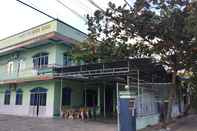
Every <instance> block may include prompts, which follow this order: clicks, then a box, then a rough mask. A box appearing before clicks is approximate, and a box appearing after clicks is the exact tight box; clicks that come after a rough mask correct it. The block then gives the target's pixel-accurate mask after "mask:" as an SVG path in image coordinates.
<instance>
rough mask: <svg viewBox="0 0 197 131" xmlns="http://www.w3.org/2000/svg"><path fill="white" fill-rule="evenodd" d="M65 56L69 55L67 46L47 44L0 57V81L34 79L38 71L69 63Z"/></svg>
mask: <svg viewBox="0 0 197 131" xmlns="http://www.w3.org/2000/svg"><path fill="white" fill-rule="evenodd" d="M67 54H70V48H69V46H68V45H66V44H60V43H59V44H58V43H48V44H45V45H42V46H37V47H34V48H28V49H27V48H24V49H23V50H19V51H17V52H14V53H11V54H9V55H5V56H0V80H9V79H20V78H26V77H34V76H36V75H38V72H37V71H38V70H39V69H48V70H50V68H49V67H52V66H63V65H64V64H65V63H66V62H68V63H69V62H70V61H71V60H70V59H69V55H68V56H67Z"/></svg>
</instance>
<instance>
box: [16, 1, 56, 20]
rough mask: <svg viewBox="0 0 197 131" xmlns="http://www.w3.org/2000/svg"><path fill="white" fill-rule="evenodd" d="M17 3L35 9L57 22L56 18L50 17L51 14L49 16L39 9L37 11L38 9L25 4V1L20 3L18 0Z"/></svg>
mask: <svg viewBox="0 0 197 131" xmlns="http://www.w3.org/2000/svg"><path fill="white" fill-rule="evenodd" d="M16 1H18V2H20V3H21V4H23V5H25V6H27V7H30V8H31V9H33V10H36V11H38V12H39V13H41V14H43V15H45V16H47V17H49V18H51V19H53V20H56V18H55V17H53V16H51V15H49V14H47V13H45V12H43V11H41V10H39V9H37V8H35V7H33V6H31V5H28V4H27V3H25V2H23V1H20V0H16Z"/></svg>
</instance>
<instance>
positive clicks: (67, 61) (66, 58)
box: [64, 53, 72, 65]
mask: <svg viewBox="0 0 197 131" xmlns="http://www.w3.org/2000/svg"><path fill="white" fill-rule="evenodd" d="M71 64H72V56H71V55H69V54H67V53H65V54H64V65H71Z"/></svg>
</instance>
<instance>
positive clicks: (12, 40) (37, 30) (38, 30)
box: [0, 21, 57, 49]
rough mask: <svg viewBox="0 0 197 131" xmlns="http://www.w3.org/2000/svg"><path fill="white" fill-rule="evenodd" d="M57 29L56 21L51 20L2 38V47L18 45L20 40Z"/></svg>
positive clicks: (0, 42) (0, 43)
mask: <svg viewBox="0 0 197 131" xmlns="http://www.w3.org/2000/svg"><path fill="white" fill-rule="evenodd" d="M56 29H57V22H56V21H51V22H48V23H46V24H42V25H40V26H37V27H34V28H32V29H29V30H27V31H24V32H21V33H18V34H16V35H13V36H10V37H7V38H5V39H3V40H0V49H4V48H6V47H9V46H13V45H16V44H18V43H20V42H23V41H26V40H31V39H33V38H36V37H38V36H41V35H44V34H47V33H50V32H54V31H56Z"/></svg>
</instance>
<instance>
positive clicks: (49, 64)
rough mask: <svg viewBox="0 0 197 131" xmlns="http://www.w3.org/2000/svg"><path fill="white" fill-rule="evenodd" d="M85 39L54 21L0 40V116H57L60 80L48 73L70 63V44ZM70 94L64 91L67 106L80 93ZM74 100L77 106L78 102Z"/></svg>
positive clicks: (68, 90) (80, 33) (67, 90)
mask: <svg viewBox="0 0 197 131" xmlns="http://www.w3.org/2000/svg"><path fill="white" fill-rule="evenodd" d="M84 39H86V34H84V33H83V32H81V31H79V30H77V29H75V28H73V27H71V26H69V25H67V24H65V23H62V22H60V21H56V20H53V21H50V22H47V23H44V24H42V25H39V26H37V27H34V28H31V29H29V30H26V31H23V32H21V33H18V34H15V35H13V36H10V37H7V38H5V39H2V40H0V113H1V114H13V115H23V116H41V117H53V116H54V115H58V114H59V113H60V109H59V108H60V99H61V98H60V97H61V94H60V93H61V91H60V90H61V89H60V81H59V80H55V79H54V77H53V74H52V73H51V71H50V70H51V69H52V68H53V67H57V66H63V65H67V64H70V63H71V61H70V58H69V51H70V45H71V44H75V43H78V42H79V41H82V40H84ZM43 72H44V73H45V74H43ZM74 84H76V85H77V83H74ZM74 87H75V86H74ZM73 90H76V93H75V91H73ZM72 92H74V93H71V90H70V88H65V90H64V94H65V96H64V97H65V98H66V101H65V102H64V104H65V105H66V104H67V105H69V104H70V102H71V100H70V98H77V97H78V93H80V90H78V89H77V88H73V89H72ZM70 95H72V96H70ZM67 98H69V99H67ZM72 100H73V101H74V100H75V99H72ZM73 101H72V103H76V104H77V103H79V104H80V99H78V100H75V102H73Z"/></svg>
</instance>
